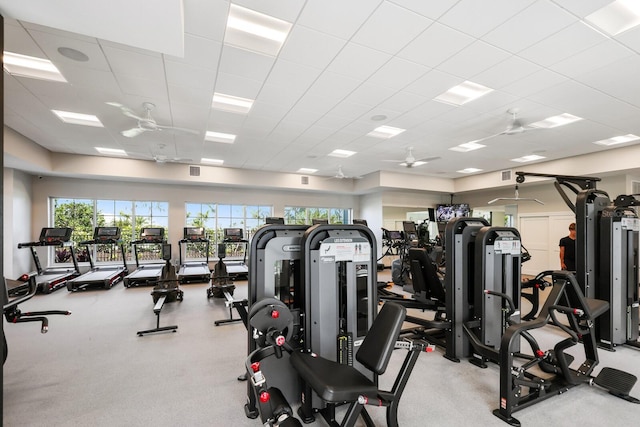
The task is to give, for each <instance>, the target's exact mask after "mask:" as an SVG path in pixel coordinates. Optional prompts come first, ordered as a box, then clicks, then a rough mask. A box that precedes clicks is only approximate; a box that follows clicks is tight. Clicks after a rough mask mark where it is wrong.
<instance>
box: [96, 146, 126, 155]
mask: <svg viewBox="0 0 640 427" xmlns="http://www.w3.org/2000/svg"><path fill="white" fill-rule="evenodd" d="M96 151H97V152H98V153H100V154H106V155H108V156H126V155H127V153H126V152H125V151H124V150H120V149H118V148H103V147H96Z"/></svg>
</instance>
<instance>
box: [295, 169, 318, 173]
mask: <svg viewBox="0 0 640 427" xmlns="http://www.w3.org/2000/svg"><path fill="white" fill-rule="evenodd" d="M316 172H318V169H310V168H300V169H298V173H316Z"/></svg>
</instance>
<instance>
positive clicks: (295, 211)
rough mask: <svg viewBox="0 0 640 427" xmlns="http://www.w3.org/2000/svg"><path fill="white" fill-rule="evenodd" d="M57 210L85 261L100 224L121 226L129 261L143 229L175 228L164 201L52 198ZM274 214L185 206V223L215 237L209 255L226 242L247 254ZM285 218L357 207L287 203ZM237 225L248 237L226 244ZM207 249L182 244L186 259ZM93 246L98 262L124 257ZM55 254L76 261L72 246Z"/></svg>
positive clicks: (341, 218) (150, 248)
mask: <svg viewBox="0 0 640 427" xmlns="http://www.w3.org/2000/svg"><path fill="white" fill-rule="evenodd" d="M51 212H52V221H51V223H52V224H53V226H54V227H71V228H73V235H72V241H73V242H74V244H75V247H76V254H77V256H78V261H80V262H87V261H88V258H87V253H86V248H85V247H84V245H81V244H80V242H83V241H86V240H90V239H92V238H93V232H94V228H95V227H119V228H120V233H121V242H122V245H123V246H124V251H125V257H126V259H127V261H133V260H134V253H133V249H132V246H131V243H132V242H134V241H136V240H138V239H139V238H140V232H141V230H142V229H143V228H145V227H160V228H163V229H164V234H165V237H166V236H168V231H169V230H168V228H169V203H168V202H163V201H132V200H102V199H74V198H51ZM271 216H273V207H272V206H263V205H230V204H217V203H186V204H185V226H186V227H202V228H204V230H205V237H206V238H207V239H209V241H210V245H209V258H216V257H217V256H218V244H219V243H223V242H224V243H227V245H226V256H227V257H229V258H238V257H240V258H243V257H244V256H245V255H246V251H247V250H248V245H249V242H250V241H251V238H252V236H253V234H254V233H255V231H256V230H257V229H258V228H260V227H261V226H263V225H264V224H265V222H266V218H268V217H271ZM284 218H285V223H286V224H312V223H313V222H314V220H326V221H327V222H328V223H329V224H349V223H350V222H351V209H344V208H317V207H285V209H284ZM233 228H236V229H240V230H241V231H242V237H243V238H242V241H240V242H237V243H233V242H225V239H224V230H225V229H233ZM169 243H171V242H169ZM173 243H175V246H176V249H175V250H178V244H177V242H173ZM205 248H206V244H203V243H189V244H185V245H184V247H183V248H181V249H182V250H183V251H184V252H183V253H182V254H181V256H183V257H184V259H196V258H197V259H201V258H205V257H206V255H207V254H206V249H205ZM89 249H90V250H91V256H92V257H93V259H94V260H95V261H98V262H101V261H118V260H119V261H121V260H122V256H121V253H120V248H119V247H118V246H117V245H95V246H89ZM175 250H174V251H175ZM137 251H138V257H139V260H141V261H144V260H155V259H160V258H161V254H160V251H161V247H160V246H159V245H138V248H137ZM55 255H56V256H55V257H54V259H55V262H56V263H65V262H70V257H71V254H70V251H69V250H68V249H63V248H59V249H58V250H57V251H56V254H55Z"/></svg>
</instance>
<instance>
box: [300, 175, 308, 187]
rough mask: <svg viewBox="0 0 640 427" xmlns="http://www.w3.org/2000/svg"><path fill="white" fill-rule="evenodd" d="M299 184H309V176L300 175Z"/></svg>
mask: <svg viewBox="0 0 640 427" xmlns="http://www.w3.org/2000/svg"><path fill="white" fill-rule="evenodd" d="M300 184H302V185H309V177H308V176H301V177H300Z"/></svg>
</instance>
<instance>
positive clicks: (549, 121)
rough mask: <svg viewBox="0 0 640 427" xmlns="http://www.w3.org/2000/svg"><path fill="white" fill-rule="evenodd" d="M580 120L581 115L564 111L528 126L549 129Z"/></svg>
mask: <svg viewBox="0 0 640 427" xmlns="http://www.w3.org/2000/svg"><path fill="white" fill-rule="evenodd" d="M580 120H582V117H578V116H574V115H572V114H568V113H564V114H560V115H557V116H553V117H547V118H546V119H544V120H540V121H539V122H535V123H531V124H530V125H529V126H531V127H534V128H542V129H550V128H556V127H558V126H564V125H568V124H569V123H574V122H579V121H580Z"/></svg>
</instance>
